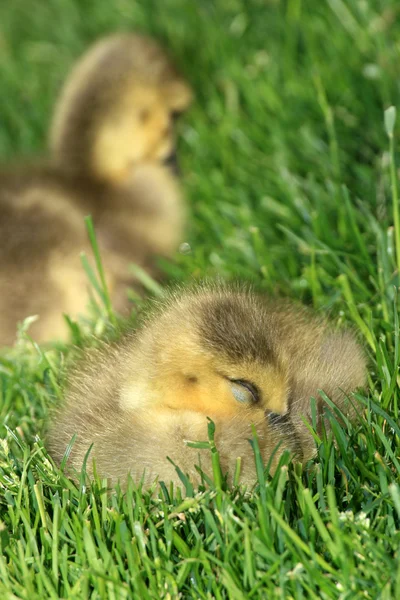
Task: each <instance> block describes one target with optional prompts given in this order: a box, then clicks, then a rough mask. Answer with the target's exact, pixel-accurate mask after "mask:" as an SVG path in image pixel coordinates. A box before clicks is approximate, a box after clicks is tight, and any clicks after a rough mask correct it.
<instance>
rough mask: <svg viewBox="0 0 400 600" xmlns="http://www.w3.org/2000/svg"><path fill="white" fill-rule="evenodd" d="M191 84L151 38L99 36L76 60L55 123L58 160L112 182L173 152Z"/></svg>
mask: <svg viewBox="0 0 400 600" xmlns="http://www.w3.org/2000/svg"><path fill="white" fill-rule="evenodd" d="M191 99H192V92H191V90H190V88H189V86H188V85H187V83H186V82H185V81H184V80H183V79H182V78H181V76H180V75H179V74H178V73H177V71H176V70H175V68H174V66H173V65H172V63H171V61H170V59H169V58H168V57H167V56H166V54H165V52H164V51H163V49H162V48H161V47H160V46H159V45H158V44H157V43H156V42H155V41H154V40H152V39H151V38H149V37H146V36H142V35H136V34H124V35H113V36H111V37H108V38H105V39H103V40H100V41H99V42H98V43H97V44H95V45H94V46H93V47H92V48H91V49H89V51H88V52H87V54H85V55H84V56H83V58H82V59H81V60H80V61H79V62H78V64H77V66H76V67H75V68H74V69H73V71H72V73H71V75H70V77H69V78H68V79H67V82H66V85H65V87H64V89H63V91H62V93H61V96H60V99H59V102H58V104H57V106H56V111H55V115H54V120H53V125H52V129H51V139H50V142H51V149H52V152H53V154H54V156H55V157H56V160H57V161H58V162H60V163H61V164H63V166H64V167H66V166H68V167H69V168H70V169H71V170H74V171H79V172H82V173H87V172H88V173H90V174H91V175H93V176H94V177H96V178H99V179H101V180H102V181H107V182H109V183H113V184H115V183H124V182H126V181H127V180H128V179H129V177H130V175H131V174H132V172H133V170H134V169H135V167H136V166H138V165H140V164H142V163H149V162H150V163H151V162H153V163H154V162H155V163H164V164H166V165H167V166H171V164H172V163H173V162H174V160H175V131H174V129H175V128H174V121H175V119H176V117H177V116H178V115H179V114H181V113H182V112H183V111H185V110H186V109H187V107H188V106H189V104H190V102H191Z"/></svg>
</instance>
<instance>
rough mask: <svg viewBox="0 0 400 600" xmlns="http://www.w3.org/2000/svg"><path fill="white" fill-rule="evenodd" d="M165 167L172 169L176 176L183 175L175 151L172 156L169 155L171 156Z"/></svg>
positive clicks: (165, 161)
mask: <svg viewBox="0 0 400 600" xmlns="http://www.w3.org/2000/svg"><path fill="white" fill-rule="evenodd" d="M164 165H165V166H166V167H168V168H169V169H171V171H172V173H173V174H174V175H177V176H178V175H180V174H181V172H180V169H179V165H178V158H177V155H176V151H175V150H173V151H172V152H171V154H169V156H167V158H166V159H165V160H164Z"/></svg>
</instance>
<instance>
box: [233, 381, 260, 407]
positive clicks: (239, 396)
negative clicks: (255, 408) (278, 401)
mask: <svg viewBox="0 0 400 600" xmlns="http://www.w3.org/2000/svg"><path fill="white" fill-rule="evenodd" d="M229 381H230V386H231V391H232V394H233V396H234V398H235V400H237V401H238V402H241V403H242V404H255V403H256V402H258V401H259V399H260V393H259V391H258V389H257V387H256V386H255V385H254V384H253V383H250V381H245V380H244V379H230V380H229Z"/></svg>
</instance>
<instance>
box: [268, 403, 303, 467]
mask: <svg viewBox="0 0 400 600" xmlns="http://www.w3.org/2000/svg"><path fill="white" fill-rule="evenodd" d="M265 418H266V419H268V421H269V424H270V425H271V427H272V428H273V429H275V430H277V431H279V432H280V433H281V434H283V435H284V436H285V438H286V441H287V443H288V447H289V448H290V450H291V451H292V452H293V453H294V454H295V455H296V456H297V457H298V459H299V460H302V458H303V449H302V447H301V441H300V438H299V435H298V433H297V431H296V429H295V427H294V425H293V423H292V421H291V419H290V416H289V414H288V413H285V414H283V415H278V414H277V413H273V412H270V411H269V410H266V411H265Z"/></svg>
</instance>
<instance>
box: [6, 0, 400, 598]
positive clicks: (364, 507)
mask: <svg viewBox="0 0 400 600" xmlns="http://www.w3.org/2000/svg"><path fill="white" fill-rule="evenodd" d="M121 28H123V29H134V28H139V29H141V30H143V31H147V32H151V33H153V34H155V35H157V37H159V38H160V39H162V40H164V41H165V43H166V44H167V45H168V46H169V47H170V48H171V52H172V54H173V55H174V56H175V57H176V61H177V62H178V64H179V65H180V67H181V69H182V71H183V72H184V73H185V74H186V76H187V78H188V79H189V80H190V82H191V84H192V85H193V88H194V90H195V94H196V98H197V101H196V104H195V106H194V107H193V109H192V110H191V112H190V114H189V115H188V116H187V117H186V118H185V119H184V121H183V122H182V124H181V141H180V154H181V165H182V170H183V172H184V174H185V175H184V185H185V190H186V193H187V197H188V201H189V204H190V207H191V222H190V229H189V231H188V233H187V238H186V241H187V242H188V243H189V244H190V248H191V252H185V253H183V254H181V255H179V256H178V257H177V261H176V263H174V264H166V265H165V271H166V273H167V274H168V276H169V278H170V279H171V280H173V281H176V280H177V281H186V280H189V279H192V278H200V277H204V276H213V275H216V274H218V275H222V276H223V277H225V278H228V279H229V278H231V279H235V278H244V279H246V280H249V279H250V280H252V281H255V282H256V283H257V285H258V286H259V287H261V288H263V289H265V290H266V291H269V292H272V293H280V294H285V295H287V296H290V297H293V298H296V299H300V300H302V301H303V302H304V303H307V304H310V305H312V306H314V307H315V309H316V310H318V311H322V312H324V313H329V314H330V315H331V318H332V319H333V320H334V321H336V322H338V323H346V324H349V325H352V326H353V327H354V328H355V329H356V330H357V331H358V332H359V336H360V340H362V342H363V343H364V344H365V347H366V350H367V353H368V356H369V361H370V369H369V390H368V395H366V396H365V397H364V396H361V395H360V396H359V402H360V406H362V407H363V410H364V413H365V416H364V419H363V422H362V424H360V425H359V426H357V427H353V426H351V425H349V426H348V427H344V428H343V427H342V426H341V425H340V424H339V423H338V421H336V420H335V419H334V417H332V418H333V421H332V424H333V432H334V437H335V438H336V444H334V443H333V441H332V439H326V438H324V439H323V440H322V443H321V444H320V445H319V449H318V458H317V459H316V460H315V461H314V462H313V463H312V464H310V465H308V466H307V468H305V469H304V470H303V471H301V470H300V469H299V468H298V466H297V467H293V465H292V464H291V460H290V457H289V456H285V457H284V459H283V460H282V464H281V468H280V469H278V470H277V472H276V473H275V475H274V476H273V477H272V478H271V477H269V476H267V475H265V474H264V471H263V469H262V466H261V465H260V463H259V456H258V454H257V445H256V444H255V459H256V460H257V461H258V462H257V465H258V472H259V485H258V486H257V487H256V489H255V490H254V492H253V493H251V494H244V493H243V492H241V491H240V490H226V489H225V487H224V482H223V478H221V475H220V473H219V471H218V461H217V458H216V459H215V461H214V463H215V473H216V475H217V477H216V480H215V484H212V485H211V486H207V487H206V489H203V490H200V492H197V491H196V490H195V491H192V490H191V488H190V485H189V484H187V489H188V492H189V497H188V498H187V499H184V498H182V497H180V496H179V494H171V492H170V490H169V489H167V488H163V490H162V492H161V493H160V494H159V495H158V496H157V494H155V495H154V496H152V497H151V496H150V495H149V493H147V492H142V491H141V490H140V489H135V488H134V486H130V487H129V489H128V492H127V493H126V494H125V495H123V494H122V493H120V492H118V491H117V492H115V493H112V494H108V493H107V490H106V486H105V482H101V481H97V482H96V483H95V484H94V485H93V487H92V488H89V487H86V486H85V482H84V479H82V482H81V485H77V486H75V485H74V484H72V483H71V482H70V481H69V480H68V479H66V478H65V477H64V476H63V475H62V473H60V472H59V471H57V469H55V468H54V467H53V465H52V464H51V462H50V461H49V458H48V456H47V454H46V451H45V449H44V448H43V444H42V442H41V436H42V435H43V432H44V421H45V418H46V415H47V412H48V410H49V407H51V406H52V405H53V404H54V403H55V402H57V401H58V399H59V396H60V383H61V382H60V376H59V372H60V367H61V366H62V364H63V362H64V361H65V360H67V358H68V356H69V354H70V349H69V348H68V347H67V348H65V349H63V351H62V352H61V351H60V350H57V349H54V350H51V351H47V352H42V351H41V350H40V349H39V348H37V347H35V346H33V345H32V344H31V343H30V342H29V341H28V340H27V339H26V337H24V335H23V334H21V339H20V341H19V343H18V345H17V346H16V348H15V349H12V350H9V351H7V352H6V353H3V355H2V358H1V359H0V414H1V423H2V424H3V425H2V426H1V427H0V431H1V440H0V443H1V448H0V544H1V549H2V553H1V556H0V598H5V599H6V600H11V599H15V598H21V599H26V600H42V599H43V598H70V599H72V598H74V599H81V598H82V599H84V598H91V599H97V598H110V599H112V600H114V599H115V600H119V599H125V598H141V599H147V598H149V599H150V598H151V599H159V598H166V599H175V598H193V599H199V598H201V599H211V598H216V599H217V600H219V599H222V598H230V599H233V600H239V599H242V598H243V599H245V598H246V599H248V598H251V599H252V600H253V599H259V598H279V599H286V598H296V599H300V598H314V599H318V600H319V599H329V600H330V599H338V600H339V599H340V600H350V599H351V600H353V599H358V598H360V599H361V598H367V599H368V598H369V599H371V600H375V599H378V598H379V599H382V600H389V599H391V598H394V599H395V598H400V554H399V545H400V530H399V525H400V485H399V482H400V478H399V476H400V428H399V389H398V366H399V360H400V357H399V319H398V294H397V290H398V286H399V266H400V228H399V217H398V204H397V201H398V190H397V187H398V176H397V175H398V171H397V167H396V160H397V163H398V165H400V160H399V156H397V157H396V155H397V151H398V146H399V144H398V140H399V137H398V131H399V128H398V123H397V124H393V111H389V112H388V113H386V120H385V117H384V111H385V110H386V109H387V108H388V107H390V106H391V105H393V106H397V107H400V102H399V98H400V84H399V82H400V9H399V6H398V2H397V1H396V0H368V1H362V0H360V1H359V2H356V1H354V2H346V1H345V0H321V1H317V0H314V1H313V0H308V1H306V0H303V1H301V0H286V1H279V0H269V1H268V0H214V1H213V2H212V1H211V0H197V1H196V2H188V1H187V0H163V1H162V2H160V1H159V2H156V1H155V0H112V1H109V0H87V1H85V2H81V1H80V0H69V1H68V2H66V1H65V2H60V1H57V0H47V1H46V2H33V0H30V1H29V0H13V1H12V2H3V3H1V4H0V50H1V52H0V81H1V82H2V90H1V92H2V93H1V98H2V100H1V127H0V158H1V160H2V161H3V162H5V161H8V160H11V159H13V158H15V157H18V156H23V155H26V156H30V155H36V154H37V153H38V152H41V151H42V150H43V149H44V148H45V138H46V128H47V124H48V118H49V114H50V111H51V107H52V104H53V102H54V98H55V95H56V92H57V89H58V88H59V86H60V84H61V82H62V80H63V78H64V76H65V73H66V72H67V70H68V68H69V67H70V65H71V64H72V62H73V60H74V59H75V58H76V57H77V56H78V55H79V54H80V52H82V51H83V49H84V48H86V46H87V45H88V44H89V43H90V42H91V41H92V40H93V39H95V38H96V37H97V36H98V35H101V34H104V33H106V32H108V31H112V30H115V29H121ZM399 119H400V117H399V116H398V121H399ZM385 121H386V127H385ZM393 127H394V129H393ZM392 130H393V131H392ZM0 218H1V216H0ZM157 289H158V288H156V289H155V290H153V291H157ZM100 304H101V303H100ZM98 312H99V318H98V319H96V321H97V322H96V323H94V324H93V327H94V328H97V330H103V329H105V328H107V327H110V326H109V325H108V321H109V318H108V316H107V315H108V313H109V312H110V311H109V307H106V308H105V309H104V310H102V309H101V308H99V309H98ZM99 323H100V325H99ZM74 339H75V341H76V342H77V343H80V328H79V326H75V329H74ZM210 444H211V442H210ZM210 451H212V452H214V454H215V453H216V452H217V449H215V448H214V447H213V446H212V444H211V450H210Z"/></svg>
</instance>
